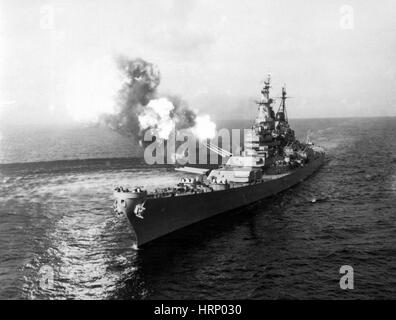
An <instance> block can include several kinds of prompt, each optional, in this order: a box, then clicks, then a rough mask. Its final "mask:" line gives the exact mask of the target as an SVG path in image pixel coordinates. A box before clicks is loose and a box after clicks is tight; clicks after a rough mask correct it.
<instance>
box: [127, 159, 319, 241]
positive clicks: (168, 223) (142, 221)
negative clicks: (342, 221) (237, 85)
mask: <svg viewBox="0 0 396 320" xmlns="http://www.w3.org/2000/svg"><path fill="white" fill-rule="evenodd" d="M323 162H324V156H320V157H319V158H317V159H315V160H313V161H311V162H310V163H309V164H307V165H306V166H304V167H302V168H299V169H296V170H294V171H292V172H291V173H290V174H288V175H284V176H281V177H278V178H276V179H272V180H268V181H265V182H262V183H258V184H253V185H247V186H244V187H240V188H231V189H228V190H223V191H216V192H207V193H201V194H192V195H184V196H177V197H165V198H157V199H148V200H147V201H146V202H145V204H144V207H145V210H144V213H143V218H141V217H138V216H137V215H136V214H135V213H134V211H133V210H126V212H125V213H126V214H127V217H128V220H129V221H130V223H131V225H132V227H133V229H134V232H135V234H136V239H137V245H138V247H141V246H142V245H144V244H147V243H149V242H151V241H153V240H155V239H157V238H160V237H163V236H165V235H167V234H169V233H172V232H174V231H176V230H179V229H181V228H184V227H186V226H189V225H191V224H194V223H198V222H200V221H202V220H205V219H208V218H211V217H213V216H215V215H218V214H220V213H224V212H227V211H230V210H233V209H236V208H240V207H243V206H246V205H249V204H251V203H254V202H257V201H259V200H262V199H264V198H267V197H269V196H271V195H275V194H277V193H279V192H281V191H283V190H286V189H288V188H290V187H292V186H294V185H296V184H298V183H300V182H301V181H303V180H304V179H306V178H307V177H309V176H310V175H311V174H313V173H314V172H315V171H316V170H317V169H318V168H319V167H320V166H321V165H322V164H323Z"/></svg>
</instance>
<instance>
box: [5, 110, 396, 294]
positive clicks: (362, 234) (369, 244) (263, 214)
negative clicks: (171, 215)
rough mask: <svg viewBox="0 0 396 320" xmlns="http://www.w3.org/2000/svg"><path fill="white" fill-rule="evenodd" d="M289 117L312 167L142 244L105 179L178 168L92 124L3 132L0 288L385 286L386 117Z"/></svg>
mask: <svg viewBox="0 0 396 320" xmlns="http://www.w3.org/2000/svg"><path fill="white" fill-rule="evenodd" d="M243 125H245V124H243ZM292 125H293V126H294V127H295V129H296V132H297V135H299V136H300V137H304V136H305V135H306V134H307V132H308V131H309V132H310V136H311V139H312V140H314V141H315V142H316V143H317V144H319V145H322V146H324V147H325V148H326V149H327V154H328V160H327V163H326V164H325V165H324V166H323V167H322V168H321V170H320V171H319V172H317V173H316V174H315V175H314V176H312V177H311V178H310V179H308V180H307V181H305V182H303V183H301V184H299V185H297V186H295V187H294V188H292V189H290V190H287V191H285V192H283V193H281V194H279V195H277V196H275V197H272V198H270V199H266V200H264V201H261V202H260V203H256V204H253V205H251V206H249V207H247V208H243V209H239V210H236V211H233V212H229V213H227V214H223V215H220V216H218V217H216V218H214V219H211V220H208V221H206V222H203V223H200V224H197V225H195V226H192V227H190V228H187V229H184V230H182V231H180V232H178V233H176V234H174V235H172V236H170V237H167V238H165V239H163V240H159V241H158V242H154V243H153V244H152V245H150V246H148V247H147V248H144V249H140V250H137V249H136V247H135V241H134V235H133V231H132V229H131V228H130V226H129V224H128V222H127V221H126V220H125V217H122V216H121V217H118V216H115V215H114V214H113V212H112V209H111V205H112V188H113V187H114V186H115V185H120V184H126V185H146V186H148V187H149V188H154V187H156V186H159V185H161V186H162V185H167V184H170V183H173V182H175V181H177V180H178V179H179V174H178V173H175V172H174V171H172V168H169V167H166V166H162V167H158V166H157V167H150V166H147V165H145V164H144V162H143V161H142V160H141V159H139V158H134V157H136V156H137V155H138V154H139V152H138V151H137V149H136V146H134V145H133V144H132V143H130V141H128V140H127V139H126V138H123V137H119V136H117V135H115V134H114V133H110V132H108V131H106V130H103V129H100V128H80V129H76V128H73V130H71V129H68V130H67V129H61V128H57V129H48V128H47V129H37V128H36V129H34V130H35V131H33V133H32V131H29V130H30V129H28V128H25V129H9V130H8V131H4V132H2V133H1V134H2V137H1V138H0V162H2V163H3V164H0V298H2V299H5V298H14V299H15V298H16V299H157V298H165V299H168V298H169V299H180V298H181V299H184V298H192V299H195V298H196V299H200V298H203V299H212V298H218V299H234V298H242V299H263V298H265V299H294V298H297V299H304V298H313V299H319V298H328V299H336V298H347V299H356V298H358V299H370V298H377V299H381V298H393V299H394V298H396V119H395V118H388V119H386V118H372V119H322V120H294V121H293V122H292ZM228 126H231V127H238V126H239V127H241V126H242V124H241V123H237V122H235V123H228ZM32 130H33V129H32ZM117 158H119V159H117ZM73 159H80V160H73ZM83 159H85V160H83ZM32 161H33V162H32ZM342 265H350V266H352V267H353V268H354V278H355V279H354V286H355V289H354V290H349V291H344V290H341V289H340V287H339V279H340V277H341V275H340V274H339V269H340V267H341V266H342ZM52 280H53V281H52Z"/></svg>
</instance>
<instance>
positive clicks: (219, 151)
mask: <svg viewBox="0 0 396 320" xmlns="http://www.w3.org/2000/svg"><path fill="white" fill-rule="evenodd" d="M203 145H204V146H205V147H206V148H208V149H209V150H210V151H213V152H214V153H217V154H218V155H220V156H221V157H223V158H226V157H231V156H232V153H231V152H229V151H227V150H224V149H222V148H219V147H218V146H216V145H215V144H213V143H211V142H209V143H207V142H203Z"/></svg>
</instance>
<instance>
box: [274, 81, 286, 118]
mask: <svg viewBox="0 0 396 320" xmlns="http://www.w3.org/2000/svg"><path fill="white" fill-rule="evenodd" d="M280 98H281V99H282V100H281V103H280V105H279V109H278V112H277V115H276V117H277V119H278V120H283V121H285V122H286V123H288V118H287V110H286V99H288V98H289V97H288V96H287V92H286V84H284V85H283V87H282V96H281V97H280Z"/></svg>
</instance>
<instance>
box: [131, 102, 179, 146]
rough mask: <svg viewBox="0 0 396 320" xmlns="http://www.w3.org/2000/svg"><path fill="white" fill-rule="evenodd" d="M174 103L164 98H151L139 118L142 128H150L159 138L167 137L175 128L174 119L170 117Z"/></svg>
mask: <svg viewBox="0 0 396 320" xmlns="http://www.w3.org/2000/svg"><path fill="white" fill-rule="evenodd" d="M173 109H174V105H173V103H172V102H170V101H169V100H168V99H166V98H160V99H155V100H151V101H150V102H149V103H148V105H147V106H146V108H145V109H144V111H143V113H141V114H140V115H139V116H138V118H139V123H140V127H141V129H142V130H146V129H149V128H151V130H152V132H153V133H154V134H155V135H157V136H158V137H159V138H161V139H167V138H168V137H169V135H170V133H171V132H172V130H173V129H174V128H175V120H174V119H172V118H171V112H172V111H173Z"/></svg>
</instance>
